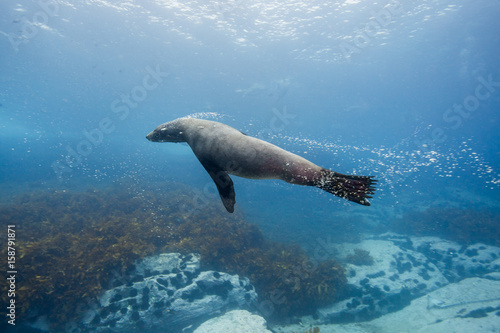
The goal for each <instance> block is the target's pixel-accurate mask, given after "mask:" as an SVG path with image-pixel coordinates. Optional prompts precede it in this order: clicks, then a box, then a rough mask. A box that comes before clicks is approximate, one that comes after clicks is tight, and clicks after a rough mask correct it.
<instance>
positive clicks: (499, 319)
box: [366, 278, 500, 333]
mask: <svg viewBox="0 0 500 333" xmlns="http://www.w3.org/2000/svg"><path fill="white" fill-rule="evenodd" d="M366 327H370V328H371V329H374V328H375V331H379V332H386V333H392V332H394V333H396V332H398V333H399V332H417V333H418V332H421V333H424V332H425V333H433V332H436V333H440V332H495V333H497V332H498V328H499V327H500V282H499V281H491V280H487V279H481V278H469V279H465V280H462V281H460V282H458V283H454V284H450V285H448V286H445V287H443V288H440V289H438V290H436V291H434V292H431V293H430V294H428V295H426V296H423V297H420V298H418V299H415V300H413V301H412V302H411V304H410V305H409V306H408V307H406V308H404V309H403V310H401V311H398V312H395V313H391V314H388V315H385V316H383V317H381V318H378V319H375V320H373V321H371V322H369V323H366Z"/></svg>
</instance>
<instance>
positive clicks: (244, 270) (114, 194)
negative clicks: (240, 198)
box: [0, 183, 346, 331]
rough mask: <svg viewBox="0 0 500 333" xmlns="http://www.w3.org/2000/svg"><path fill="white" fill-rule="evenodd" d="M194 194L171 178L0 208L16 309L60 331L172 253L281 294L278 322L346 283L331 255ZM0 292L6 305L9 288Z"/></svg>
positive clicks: (28, 197)
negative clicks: (12, 229) (7, 228)
mask: <svg viewBox="0 0 500 333" xmlns="http://www.w3.org/2000/svg"><path fill="white" fill-rule="evenodd" d="M166 189H168V191H167V190H166ZM193 197H194V194H193V193H192V192H191V191H190V190H189V188H187V187H185V186H182V185H177V184H172V183H167V184H155V186H154V187H151V186H150V187H148V186H146V185H141V186H140V187H139V186H137V185H130V184H123V185H115V186H112V187H110V188H107V189H104V190H96V189H89V190H87V191H85V192H74V193H73V192H68V191H59V192H58V191H46V192H43V191H40V192H33V193H27V194H24V195H22V196H20V197H18V198H16V199H15V200H13V201H12V202H10V203H8V204H5V205H2V206H0V220H1V221H2V222H3V223H4V224H5V225H7V224H15V225H16V226H17V228H18V230H19V231H18V235H17V237H18V239H17V240H18V242H17V243H18V244H19V245H18V258H17V264H18V266H19V271H20V272H22V274H20V275H19V276H20V277H21V278H22V279H20V280H19V282H18V285H17V286H18V290H17V295H16V297H18V299H19V300H20V301H19V304H20V307H19V308H18V309H16V311H17V312H16V315H18V316H19V318H24V319H26V320H30V319H34V318H35V317H36V316H40V315H45V316H47V318H48V320H49V322H51V323H52V324H53V327H52V329H53V331H61V330H62V327H63V326H64V325H65V324H66V323H68V322H72V321H78V319H79V316H81V315H82V314H83V313H84V311H85V310H86V309H85V306H86V305H85V304H87V305H89V304H91V303H93V302H96V301H97V300H98V297H99V296H100V295H101V294H102V293H103V292H104V291H105V290H107V289H110V288H113V287H116V286H119V285H123V284H130V283H132V281H133V279H134V276H133V270H134V263H135V262H137V260H139V259H141V258H144V257H146V256H150V255H153V254H157V253H164V252H173V251H176V252H181V253H183V254H188V253H191V252H196V253H200V254H201V258H202V259H201V264H202V266H203V268H204V269H213V270H216V271H223V272H228V273H231V274H239V275H241V276H246V277H248V278H249V279H250V281H251V283H252V284H253V285H254V286H255V288H256V290H257V292H258V293H259V295H260V297H261V299H273V297H275V291H276V290H278V291H279V292H280V301H279V302H276V311H275V312H274V315H275V316H276V317H277V318H282V317H286V316H290V315H293V314H305V313H310V312H311V311H312V310H313V309H314V308H315V307H317V306H321V305H326V304H327V303H329V302H332V301H333V300H334V299H335V297H336V295H337V294H338V292H339V291H340V290H341V289H342V288H343V286H344V285H345V284H346V278H345V273H344V269H343V268H342V267H341V266H340V265H339V264H338V263H337V262H336V261H334V260H330V261H326V262H321V263H316V262H313V261H311V260H310V259H309V258H308V257H307V256H306V254H305V252H304V251H303V250H302V249H301V248H300V247H298V246H296V245H289V244H279V243H276V242H272V241H269V240H267V239H266V238H265V237H264V235H263V234H262V232H261V231H260V230H259V228H258V227H257V226H256V225H254V224H251V223H249V222H247V221H245V220H244V218H243V217H242V216H241V215H233V214H232V215H228V214H226V213H225V211H223V210H222V209H220V207H219V206H220V205H219V204H218V202H214V204H213V205H205V206H203V207H202V208H201V209H200V208H199V207H198V206H196V203H195V202H194V201H193V199H192V198H193ZM3 241H5V240H0V245H1V246H3V245H4V244H1V242H3ZM3 248H5V247H3ZM0 288H1V290H0V292H1V294H2V295H1V296H0V297H1V298H2V301H6V300H7V299H6V297H7V290H6V289H5V288H6V284H3V285H2V287H0ZM195 296H196V295H195ZM193 297H194V296H193ZM0 312H1V314H2V315H4V313H5V309H1V310H0Z"/></svg>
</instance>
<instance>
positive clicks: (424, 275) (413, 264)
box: [317, 240, 449, 323]
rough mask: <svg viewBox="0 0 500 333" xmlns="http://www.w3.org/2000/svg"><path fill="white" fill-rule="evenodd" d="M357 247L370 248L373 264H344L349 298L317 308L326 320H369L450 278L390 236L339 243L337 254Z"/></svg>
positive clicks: (320, 315)
mask: <svg viewBox="0 0 500 333" xmlns="http://www.w3.org/2000/svg"><path fill="white" fill-rule="evenodd" d="M354 249H362V250H366V251H369V253H370V255H371V256H372V257H373V259H374V263H373V264H372V265H360V266H357V265H354V264H349V263H347V264H346V265H345V268H346V272H347V273H346V275H347V279H348V285H349V289H350V291H349V292H348V298H346V299H344V300H341V301H339V302H337V303H335V304H333V305H332V306H329V307H326V308H322V309H319V310H318V311H317V313H318V315H319V317H320V318H321V320H322V321H323V322H337V323H338V322H352V321H363V320H370V319H373V318H376V317H378V316H381V315H383V314H386V313H389V312H393V311H397V310H400V309H402V308H403V307H404V306H406V305H408V304H410V301H411V300H412V299H414V298H416V297H419V296H421V295H424V294H426V293H428V292H430V291H432V290H435V289H438V288H440V287H442V286H444V285H446V284H448V283H449V282H448V280H447V279H446V278H445V277H444V276H443V274H442V273H441V272H440V270H439V269H438V267H437V266H436V265H435V264H433V263H432V262H430V261H429V260H428V259H427V258H426V257H425V256H424V255H423V254H421V253H419V252H416V251H414V250H411V249H410V246H409V245H408V246H402V245H399V246H398V245H395V244H394V242H393V241H391V240H364V241H362V242H361V243H357V244H352V243H344V244H340V245H339V246H338V247H337V253H338V254H337V255H338V257H346V256H347V255H349V254H352V253H353V252H354Z"/></svg>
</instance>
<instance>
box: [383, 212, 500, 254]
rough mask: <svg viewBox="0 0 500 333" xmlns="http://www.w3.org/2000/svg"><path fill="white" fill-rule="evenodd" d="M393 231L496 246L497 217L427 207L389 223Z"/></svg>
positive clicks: (499, 229) (499, 243)
mask: <svg viewBox="0 0 500 333" xmlns="http://www.w3.org/2000/svg"><path fill="white" fill-rule="evenodd" d="M390 228H391V229H392V230H394V231H396V232H399V233H404V234H410V235H416V236H437V237H441V238H445V239H449V240H452V241H456V242H458V243H460V244H466V245H468V244H473V243H478V242H481V243H485V244H489V245H495V246H500V237H499V236H500V214H498V213H497V212H494V211H490V210H485V209H481V210H480V209H466V208H448V207H430V208H428V209H427V210H424V211H419V212H409V213H407V214H406V215H405V216H404V217H403V218H402V219H398V220H395V221H393V222H392V223H391V225H390Z"/></svg>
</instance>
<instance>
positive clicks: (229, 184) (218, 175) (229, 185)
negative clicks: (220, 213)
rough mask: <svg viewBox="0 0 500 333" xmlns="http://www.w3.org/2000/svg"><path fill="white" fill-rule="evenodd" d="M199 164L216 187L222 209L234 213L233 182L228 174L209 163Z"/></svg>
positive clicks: (202, 162)
mask: <svg viewBox="0 0 500 333" xmlns="http://www.w3.org/2000/svg"><path fill="white" fill-rule="evenodd" d="M200 162H201V164H202V165H203V167H204V168H205V170H207V172H208V174H209V175H210V177H212V180H213V181H214V183H215V185H216V186H217V190H218V191H219V195H220V198H221V200H222V203H223V204H224V207H226V210H227V211H228V212H229V213H232V212H234V204H235V203H236V199H235V197H236V194H235V193H234V186H233V180H232V179H231V177H229V175H228V173H227V172H226V171H224V170H223V169H222V168H221V167H219V166H217V165H215V164H213V163H211V162H210V161H202V160H200Z"/></svg>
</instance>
